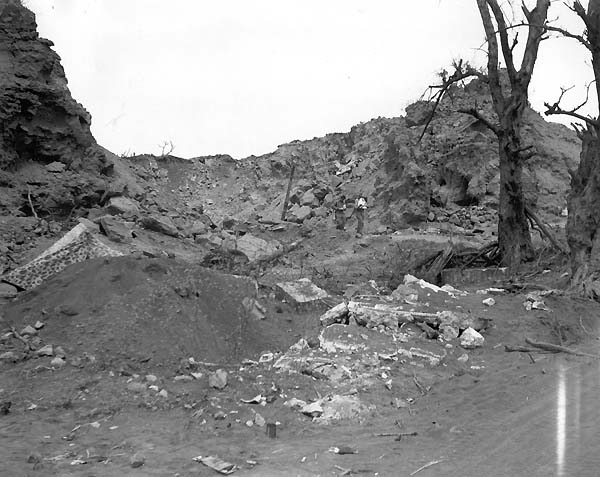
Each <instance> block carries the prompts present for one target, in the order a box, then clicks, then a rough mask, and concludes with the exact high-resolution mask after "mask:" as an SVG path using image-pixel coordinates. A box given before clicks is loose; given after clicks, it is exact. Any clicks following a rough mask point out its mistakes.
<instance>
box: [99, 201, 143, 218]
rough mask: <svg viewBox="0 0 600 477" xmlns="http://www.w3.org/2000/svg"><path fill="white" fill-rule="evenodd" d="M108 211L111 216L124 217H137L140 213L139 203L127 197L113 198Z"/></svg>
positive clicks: (107, 207) (107, 208)
mask: <svg viewBox="0 0 600 477" xmlns="http://www.w3.org/2000/svg"><path fill="white" fill-rule="evenodd" d="M106 210H107V211H108V212H109V213H110V214H113V215H124V216H126V217H136V216H137V215H138V214H139V213H140V207H139V205H138V203H137V201H135V200H133V199H129V198H127V197H111V198H110V199H109V201H108V205H107V206H106Z"/></svg>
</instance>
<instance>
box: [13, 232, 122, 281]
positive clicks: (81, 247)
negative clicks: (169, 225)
mask: <svg viewBox="0 0 600 477" xmlns="http://www.w3.org/2000/svg"><path fill="white" fill-rule="evenodd" d="M122 255H123V254H122V253H121V252H119V251H118V250H114V249H112V248H111V247H109V246H108V245H106V244H104V243H103V242H102V241H100V240H99V239H98V238H97V237H95V236H94V235H92V234H91V233H89V232H88V231H87V229H86V226H85V225H84V224H78V225H77V226H75V227H74V228H73V229H71V230H70V231H69V232H68V233H67V234H66V235H65V236H64V237H62V238H61V239H60V240H59V241H57V242H56V243H54V245H52V246H51V247H50V248H49V249H47V250H46V251H45V252H43V253H42V254H41V255H39V256H38V257H37V258H35V259H34V260H32V261H31V262H29V263H26V264H25V265H22V266H20V267H18V268H15V269H14V270H12V271H10V272H9V273H7V274H6V275H4V276H2V280H3V281H5V282H7V283H10V284H11V285H15V286H17V287H19V288H22V289H24V290H30V289H32V288H35V287H37V286H38V285H40V284H41V283H43V282H44V281H45V280H48V279H49V278H51V277H53V276H54V275H56V274H57V273H59V272H60V271H62V270H63V269H65V268H66V267H68V266H69V265H71V264H73V263H79V262H83V261H85V260H90V259H93V258H98V257H118V256H122Z"/></svg>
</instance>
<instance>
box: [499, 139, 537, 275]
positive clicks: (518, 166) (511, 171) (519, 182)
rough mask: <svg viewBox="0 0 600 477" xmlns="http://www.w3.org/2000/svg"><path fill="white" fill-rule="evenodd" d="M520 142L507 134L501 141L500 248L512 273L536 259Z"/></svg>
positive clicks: (504, 262)
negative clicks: (529, 220) (530, 228)
mask: <svg viewBox="0 0 600 477" xmlns="http://www.w3.org/2000/svg"><path fill="white" fill-rule="evenodd" d="M517 138H518V136H516V135H515V134H505V132H504V131H502V132H501V133H500V135H499V138H498V144H499V159H500V207H499V210H498V245H499V247H500V251H501V254H502V261H503V264H504V265H505V266H508V267H510V268H512V269H515V268H517V267H518V266H519V265H520V264H521V263H522V262H525V261H527V260H530V259H531V258H532V256H533V247H532V245H531V234H530V232H529V223H528V222H527V215H526V214H525V200H524V195H523V160H522V158H521V157H519V154H518V153H517V152H515V151H518V150H519V147H520V143H519V140H518V139H517Z"/></svg>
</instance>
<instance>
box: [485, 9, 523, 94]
mask: <svg viewBox="0 0 600 477" xmlns="http://www.w3.org/2000/svg"><path fill="white" fill-rule="evenodd" d="M487 4H488V5H489V7H490V8H491V10H492V13H493V14H494V18H495V19H496V24H497V25H498V35H499V36H500V46H501V48H502V53H503V55H504V61H505V62H506V69H507V71H508V77H509V78H510V82H511V85H512V84H513V81H514V80H515V78H516V76H517V70H516V69H515V63H514V60H513V54H512V50H513V49H512V48H511V47H510V45H509V42H508V31H507V28H506V20H505V19H504V13H502V10H501V8H500V6H499V5H498V2H496V1H495V0H487ZM488 15H489V12H488ZM486 32H487V28H486ZM494 38H495V35H494ZM488 41H489V38H488ZM496 48H497V46H496Z"/></svg>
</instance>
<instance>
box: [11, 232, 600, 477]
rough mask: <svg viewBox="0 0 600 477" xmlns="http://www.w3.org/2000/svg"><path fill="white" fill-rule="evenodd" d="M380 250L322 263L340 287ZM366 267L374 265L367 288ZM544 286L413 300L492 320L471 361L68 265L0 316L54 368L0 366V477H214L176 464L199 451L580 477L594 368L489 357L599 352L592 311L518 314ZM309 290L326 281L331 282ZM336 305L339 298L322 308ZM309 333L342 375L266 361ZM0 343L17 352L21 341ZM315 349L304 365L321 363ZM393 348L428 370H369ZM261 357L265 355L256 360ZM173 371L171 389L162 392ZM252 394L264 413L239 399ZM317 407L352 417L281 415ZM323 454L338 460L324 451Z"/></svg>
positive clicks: (130, 273) (178, 280)
mask: <svg viewBox="0 0 600 477" xmlns="http://www.w3.org/2000/svg"><path fill="white" fill-rule="evenodd" d="M313 240H325V239H324V238H322V239H319V238H316V239H313ZM344 240H347V238H344ZM361 240H365V239H361ZM380 240H381V239H380V238H376V237H375V238H373V239H372V240H371V241H367V242H365V243H367V244H368V246H366V247H365V246H364V245H362V244H361V243H360V241H357V240H356V239H352V241H349V242H345V245H344V248H343V250H345V252H343V253H338V254H337V255H336V254H335V253H332V252H331V250H330V251H329V252H327V254H331V255H332V256H336V257H337V261H335V264H334V268H335V267H337V269H338V270H339V269H342V268H344V267H345V266H346V265H344V261H346V260H348V257H349V256H354V259H355V260H354V261H353V262H352V263H353V265H352V267H350V269H354V270H356V274H355V275H353V274H352V273H348V274H347V276H345V285H347V284H348V282H356V281H357V280H356V279H357V277H359V273H360V272H359V270H360V268H361V267H362V268H363V272H362V273H363V280H364V279H366V278H368V277H365V276H364V275H365V273H364V266H365V264H366V263H368V261H369V260H370V263H376V262H374V261H373V260H372V258H373V257H374V256H377V255H378V254H381V253H383V252H382V250H385V247H378V246H375V245H371V244H372V243H373V241H380ZM337 245H338V244H336V246H337ZM386 246H387V245H386ZM340 248H341V247H340ZM301 254H302V251H301V250H300V251H298V252H297V255H296V258H294V256H292V257H289V258H288V260H289V264H288V266H287V271H288V273H290V274H291V275H293V274H294V273H299V270H298V262H297V260H298V257H299V256H300V255H301ZM360 257H363V258H362V259H361V258H360ZM318 259H319V260H313V262H311V263H310V265H309V266H310V267H317V268H318V263H324V262H325V257H324V255H321V256H319V257H318ZM363 259H365V260H367V262H365V261H364V260H363ZM384 262H385V261H384V260H382V261H381V263H384ZM304 266H306V264H305V265H304ZM326 266H327V265H326ZM290 270H291V272H290ZM384 271H385V270H384V268H383V267H382V266H379V267H378V268H377V269H376V270H375V272H374V275H381V274H383V273H384ZM269 273H270V272H269ZM209 275H210V276H209ZM267 275H268V273H267V274H265V275H264V276H263V277H262V278H263V279H266V277H267ZM558 275H559V273H549V274H544V275H537V276H536V277H533V278H531V279H530V280H529V288H527V287H526V288H524V289H521V290H519V291H518V292H513V293H508V292H507V293H503V294H500V295H493V298H494V299H495V301H496V303H495V305H494V306H491V307H490V306H485V305H484V304H483V303H482V300H483V299H485V298H487V297H489V296H488V295H481V294H477V293H476V290H477V287H472V288H468V289H466V291H467V292H468V293H469V294H468V295H466V296H458V297H456V298H452V297H450V296H447V295H444V296H441V295H438V294H435V293H430V294H429V295H427V294H420V295H419V306H420V308H419V309H420V310H429V311H431V312H435V311H439V310H444V309H447V310H455V311H456V310H462V311H465V312H468V313H471V314H473V315H477V316H481V317H485V318H486V319H488V320H489V321H490V323H492V326H491V327H489V328H488V329H487V330H486V331H485V332H484V336H485V339H486V340H485V344H484V346H483V347H482V348H478V349H474V350H464V349H462V348H461V347H460V346H459V344H458V340H453V341H451V342H449V343H444V342H440V341H437V340H429V339H427V338H426V337H425V336H424V335H423V333H421V332H420V330H419V329H418V328H416V327H414V326H413V325H410V324H409V325H408V326H406V327H404V328H403V329H402V330H401V331H399V333H400V334H395V333H389V332H381V331H378V330H373V329H367V328H364V327H359V326H358V325H356V324H350V325H348V326H343V325H334V326H333V327H331V329H330V330H325V331H323V330H322V329H321V328H320V327H319V322H318V317H319V315H320V314H321V313H322V312H323V311H324V309H326V308H327V305H323V304H322V305H321V307H320V308H319V307H317V308H312V309H296V308H294V307H293V306H291V305H290V304H288V303H283V302H282V301H281V300H280V299H278V298H276V296H275V294H274V293H273V291H272V289H270V288H269V287H268V286H267V285H264V284H263V285H262V286H260V287H259V289H258V291H256V295H253V293H254V291H253V290H252V287H250V288H248V289H246V291H243V287H241V285H240V283H245V282H243V281H241V282H238V281H235V280H234V278H230V276H228V275H222V276H221V275H219V274H218V272H212V271H203V270H202V269H199V268H197V267H196V266H192V265H189V264H186V263H183V262H178V261H175V260H168V259H164V260H163V259H144V258H139V257H138V258H135V257H131V258H118V259H108V260H104V259H99V260H96V261H91V262H86V263H84V264H77V265H74V266H71V267H69V268H68V269H66V270H65V271H63V272H62V273H61V274H59V275H58V276H57V277H56V278H54V279H52V280H50V281H49V282H47V283H46V284H44V285H42V286H41V287H39V288H38V289H36V290H35V291H33V292H29V293H27V294H24V295H22V296H21V297H20V298H19V299H17V301H16V302H13V303H10V304H8V305H6V306H5V307H4V310H3V312H2V313H3V322H2V326H0V328H2V329H3V330H4V331H6V330H10V328H11V327H12V326H14V327H15V329H17V330H20V329H22V328H23V327H24V326H25V325H27V324H33V323H34V322H35V321H37V320H40V321H42V322H44V323H45V326H44V328H42V329H41V330H40V331H39V336H38V337H39V340H40V343H39V345H43V344H48V343H51V344H53V345H54V346H61V347H62V348H63V351H64V353H65V355H66V359H65V364H64V365H63V366H60V367H58V366H56V365H52V364H51V360H52V359H53V358H52V357H39V358H29V359H25V360H23V361H18V362H16V363H3V364H0V403H3V402H4V403H6V402H7V401H10V403H11V406H10V409H9V412H8V413H6V414H4V415H0V429H1V432H0V475H23V476H25V475H73V476H93V475H94V476H111V475H115V476H118V475H132V476H135V475H139V476H142V475H143V476H146V475H157V476H158V475H160V476H163V475H173V476H174V475H179V476H192V475H193V476H199V475H206V476H209V475H218V474H217V473H216V472H215V471H214V470H212V469H210V468H208V467H206V466H204V465H202V464H201V463H197V462H195V461H193V458H194V457H196V456H210V455H216V456H218V457H220V458H222V459H224V460H225V461H227V462H230V463H233V464H235V465H237V466H239V468H238V469H237V470H236V472H235V475H248V476H278V475H300V476H304V475H306V476H309V475H311V476H312V475H382V476H388V475H389V476H395V475H407V476H408V475H420V476H428V475H473V476H475V475H565V476H567V475H598V474H597V470H596V469H597V463H598V460H599V455H598V453H597V452H596V451H595V449H597V444H598V443H599V442H600V440H599V439H598V438H599V437H600V436H599V435H598V430H597V429H598V426H597V424H598V413H597V410H596V405H595V402H596V396H597V394H598V387H599V378H598V376H600V373H598V370H599V369H598V366H599V365H598V362H599V361H598V360H596V359H594V358H591V357H579V356H573V355H568V354H564V353H560V354H552V353H545V352H535V351H533V352H530V353H519V352H506V351H505V350H504V345H505V344H507V345H513V346H514V345H525V342H524V339H525V337H530V338H532V339H535V340H538V341H545V342H552V343H556V344H563V345H565V346H570V347H572V348H573V349H578V350H580V351H581V350H583V351H586V352H588V353H591V354H595V353H600V350H599V349H598V348H600V346H599V345H600V343H599V341H598V336H600V331H599V329H598V316H599V313H598V312H599V311H600V308H599V306H598V305H597V304H595V303H592V302H588V301H584V300H578V299H573V298H569V297H567V296H564V295H561V294H550V295H548V296H545V297H544V300H545V303H546V305H547V306H548V307H549V309H550V310H551V311H543V310H535V309H534V310H530V311H527V310H526V309H525V308H524V306H523V301H524V300H525V295H526V293H527V292H528V291H530V290H531V289H539V288H544V287H546V288H547V287H548V283H551V282H552V279H554V280H555V281H556V280H558ZM157 277H158V278H157ZM319 278H321V284H322V285H327V284H328V283H329V284H330V285H331V284H333V280H334V279H335V278H336V277H335V276H333V275H332V276H326V277H323V276H320V277H319V276H316V277H315V279H316V281H318V279H319ZM375 278H377V277H375ZM203 280H205V281H206V280H208V282H210V283H212V284H213V285H214V286H213V288H211V289H210V292H209V293H208V292H207V293H205V294H203V293H198V294H196V295H194V296H193V297H192V298H190V296H187V295H186V293H183V294H181V293H179V292H177V290H179V291H181V286H182V282H184V284H187V285H188V286H191V287H192V290H193V291H194V292H195V291H196V290H200V291H202V290H208V289H207V287H206V285H204V286H201V284H202V283H205V282H203ZM220 280H221V281H220ZM259 281H260V280H259ZM267 281H268V280H267ZM338 281H339V277H338ZM208 282H206V283H208ZM536 283H537V285H536ZM219 284H221V285H219ZM337 285H338V286H339V287H340V288H343V287H342V283H341V282H339V283H337ZM177 287H179V288H177ZM333 288H335V287H333ZM182 295H183V296H182ZM245 296H254V297H255V298H256V299H257V300H258V302H259V303H260V304H261V306H262V307H263V308H264V310H265V317H264V319H250V321H246V322H245V324H244V328H243V329H244V330H246V331H247V334H240V335H239V337H240V339H239V340H238V339H236V338H235V336H228V334H230V333H228V331H227V330H230V329H231V328H232V327H233V328H235V326H233V324H236V323H238V322H239V317H240V316H246V315H243V313H242V311H241V310H242V308H243V306H242V304H241V302H242V299H243V297H245ZM211 300H212V301H211ZM236 300H237V301H236ZM336 300H337V301H339V300H341V297H339V296H338V297H336V296H335V295H334V296H332V297H331V298H330V299H329V302H330V303H329V304H335V303H336ZM236 303H237V304H236ZM211 310H212V314H211ZM219 310H220V311H219ZM215 313H216V314H215ZM236 320H237V321H236ZM190 327H191V328H190ZM319 333H322V336H324V337H326V338H327V339H331V340H333V341H335V342H337V343H358V344H359V345H360V347H359V349H358V350H357V351H353V352H350V353H349V354H348V355H347V356H346V357H345V358H344V359H347V361H346V363H347V366H348V368H349V369H350V371H349V375H350V376H351V378H348V380H345V378H341V379H338V378H334V377H332V376H327V375H325V376H322V375H319V374H315V373H313V374H311V373H305V372H303V371H300V372H290V371H286V370H281V369H277V368H276V367H275V366H274V364H275V363H276V361H277V359H278V358H279V357H280V356H281V355H282V353H284V352H285V351H286V350H287V349H288V347H289V346H290V345H292V344H294V343H296V342H297V341H298V340H299V339H300V338H307V339H308V340H309V341H311V340H312V341H314V339H315V337H316V336H318V334H319ZM399 336H402V338H401V339H399V338H398V337H399ZM244 337H245V338H244ZM217 341H218V345H215V343H216V342H217ZM321 345H322V343H321ZM0 346H3V348H2V350H5V349H16V350H17V351H19V350H20V348H19V346H21V345H19V344H18V343H15V342H14V340H12V341H4V342H3V343H2V344H0ZM322 347H323V346H321V348H322ZM321 348H319V347H318V346H317V348H316V349H313V350H310V349H307V350H306V351H305V352H308V353H312V354H311V356H313V355H314V353H317V355H318V356H324V357H326V358H327V357H330V358H337V357H339V356H338V354H340V353H333V354H331V355H328V354H327V353H326V352H325V351H324V350H323V349H321ZM400 348H402V349H404V350H410V349H413V350H415V349H416V350H421V351H419V353H420V352H425V353H431V354H432V355H436V356H440V357H441V359H440V360H439V361H436V362H432V361H431V360H428V359H426V358H423V357H420V356H419V353H416V354H414V355H413V356H410V357H407V356H406V355H399V358H398V359H395V360H394V359H390V360H388V361H386V360H385V359H381V358H380V359H379V360H377V359H375V361H373V359H372V356H381V355H383V356H386V355H390V354H391V353H393V352H397V351H398V350H399V349H400ZM266 352H272V353H274V358H275V359H272V360H270V359H267V360H266V361H265V362H263V363H256V361H257V360H258V358H259V356H261V355H263V354H264V353H266ZM319 353H320V354H319ZM464 355H466V356H467V357H468V359H467V361H464V359H465V358H464ZM340 356H341V354H340ZM461 356H463V358H461V359H460V360H459V359H458V358H459V357H461ZM189 357H194V358H195V364H194V365H193V366H192V368H193V369H191V368H190V365H189ZM247 359H251V360H253V361H245V360H247ZM186 360H188V361H187V364H186ZM338 368H339V367H338ZM216 369H223V370H225V371H226V372H227V373H228V382H227V385H226V386H225V387H224V388H223V389H215V388H214V387H212V386H211V385H210V383H209V376H210V375H211V374H212V373H213V372H214V371H215V370H216ZM191 372H195V373H196V376H197V379H192V378H189V375H190V373H191ZM148 375H151V376H148ZM182 375H187V376H188V378H187V379H186V380H180V379H176V377H177V376H182ZM188 379H189V380H188ZM390 379H391V381H389V380H390ZM132 383H133V384H134V385H135V384H136V383H137V384H138V385H139V384H141V385H142V387H141V388H140V387H139V386H138V387H137V388H136V387H135V386H134V385H133V386H132ZM151 386H155V387H154V388H152V387H151ZM163 390H164V391H165V392H164V393H162V391H163ZM160 393H162V394H160ZM259 394H260V395H261V396H263V397H264V398H266V399H264V401H265V402H264V405H260V404H246V403H243V402H242V401H241V400H242V399H246V400H248V399H250V398H252V397H254V396H256V395H259ZM332 396H345V397H348V396H349V397H351V398H352V399H357V400H358V401H359V402H360V403H361V404H362V405H363V406H364V407H363V408H361V410H360V411H356V412H354V413H351V415H350V417H349V418H347V419H340V420H335V419H333V420H329V421H326V422H325V423H323V422H320V421H319V419H315V420H313V419H312V418H311V417H309V416H307V415H305V414H302V413H301V412H299V410H298V409H293V408H290V407H289V406H287V405H286V404H285V403H286V402H288V401H289V400H290V399H291V398H297V399H302V400H304V401H306V402H308V403H310V402H314V401H315V400H317V399H318V398H319V397H325V398H327V397H332ZM257 414H258V415H259V416H260V417H261V418H262V420H261V419H259V418H257V417H256V416H257ZM265 422H267V423H269V422H272V423H277V437H276V438H275V439H271V438H269V437H268V436H267V435H266V431H265V427H264V423H265ZM250 423H252V425H251V427H250V426H249V424H250ZM335 447H337V448H341V449H344V448H345V447H348V448H349V449H348V450H351V451H352V452H355V453H351V454H338V453H335V452H333V451H332V448H335ZM136 462H137V463H136ZM141 462H143V464H141V465H140V466H138V467H134V466H135V465H137V464H138V463H141ZM428 464H429V466H428V467H426V468H423V469H422V470H420V471H419V469H420V468H421V467H423V466H427V465H428ZM417 471H418V473H417V474H414V473H415V472H417Z"/></svg>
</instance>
